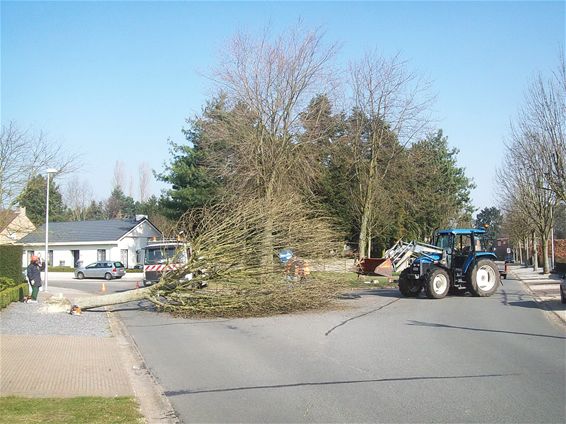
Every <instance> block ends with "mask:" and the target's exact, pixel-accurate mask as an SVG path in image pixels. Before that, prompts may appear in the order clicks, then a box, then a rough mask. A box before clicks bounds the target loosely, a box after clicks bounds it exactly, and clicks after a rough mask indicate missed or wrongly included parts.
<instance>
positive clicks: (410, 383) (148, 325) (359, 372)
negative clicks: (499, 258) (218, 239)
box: [120, 280, 566, 423]
mask: <svg viewBox="0 0 566 424" xmlns="http://www.w3.org/2000/svg"><path fill="white" fill-rule="evenodd" d="M504 284H505V285H504V286H503V287H502V288H500V290H499V291H498V293H496V294H495V295H494V296H492V297H490V298H473V297H470V296H459V297H447V298H445V299H442V300H428V299H425V298H418V299H405V298H400V297H399V296H398V294H397V291H396V290H376V291H374V292H367V293H366V294H365V295H363V296H360V297H355V298H353V299H351V300H345V301H343V302H342V309H340V310H335V311H330V312H325V313H303V314H297V315H285V316H277V317H270V318H261V319H230V320H186V319H175V318H171V317H169V316H167V315H165V314H156V313H153V312H151V311H149V310H143V309H141V310H140V309H135V308H122V311H121V312H120V316H121V318H122V319H123V321H124V323H125V324H126V326H127V328H128V330H129V332H130V334H131V335H132V336H133V338H134V339H135V342H136V344H137V346H138V347H139V349H140V351H141V353H142V355H143V357H144V359H145V361H146V364H147V366H148V367H149V368H150V370H151V372H152V373H153V375H154V376H155V377H156V378H157V379H158V381H159V383H160V384H161V385H162V387H163V388H164V390H165V394H166V395H167V396H168V398H169V399H170V401H171V402H172V404H173V407H174V408H175V410H176V411H177V413H178V416H179V417H180V419H181V420H182V421H183V422H185V423H191V422H262V423H268V422H269V423H271V422H398V423H407V422H489V423H495V422H507V423H516V422H522V423H523V422H537V423H542V422H553V423H557V422H565V421H566V409H565V399H566V392H565V391H566V389H565V387H566V370H565V369H566V332H565V329H564V327H561V326H559V325H558V324H556V323H554V322H551V321H549V320H548V319H547V317H546V315H545V314H544V313H543V311H542V310H540V309H539V308H538V307H537V305H536V303H535V302H534V301H533V300H532V298H531V297H530V295H528V294H527V291H526V289H525V288H523V286H522V285H521V284H520V283H519V282H517V281H512V280H506V281H505V282H504Z"/></svg>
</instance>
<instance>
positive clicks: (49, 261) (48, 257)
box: [47, 250, 53, 266]
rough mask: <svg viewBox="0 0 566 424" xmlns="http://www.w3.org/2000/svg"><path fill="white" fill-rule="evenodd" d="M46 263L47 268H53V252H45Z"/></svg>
mask: <svg viewBox="0 0 566 424" xmlns="http://www.w3.org/2000/svg"><path fill="white" fill-rule="evenodd" d="M47 263H48V264H49V266H53V250H50V251H49V252H47Z"/></svg>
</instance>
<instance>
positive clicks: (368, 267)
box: [358, 258, 393, 277]
mask: <svg viewBox="0 0 566 424" xmlns="http://www.w3.org/2000/svg"><path fill="white" fill-rule="evenodd" d="M358 273H360V274H377V275H383V276H384V277H391V276H392V275H393V263H392V262H391V259H389V258H362V259H361V260H360V263H359V265H358Z"/></svg>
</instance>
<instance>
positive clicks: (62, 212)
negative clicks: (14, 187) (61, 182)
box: [18, 175, 67, 226]
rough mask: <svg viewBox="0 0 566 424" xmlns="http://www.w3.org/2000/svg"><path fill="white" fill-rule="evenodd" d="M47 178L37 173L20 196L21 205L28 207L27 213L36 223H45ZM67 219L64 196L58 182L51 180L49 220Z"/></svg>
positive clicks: (37, 224)
mask: <svg viewBox="0 0 566 424" xmlns="http://www.w3.org/2000/svg"><path fill="white" fill-rule="evenodd" d="M46 188H47V178H45V177H44V176H43V175H36V176H33V177H31V178H30V180H29V181H28V183H27V184H26V186H25V187H24V190H23V191H22V192H21V193H20V195H19V196H18V203H19V205H20V206H23V207H25V208H26V214H27V216H28V217H29V219H30V220H31V221H32V222H33V223H34V224H35V225H36V226H40V225H42V224H45V202H46V200H47V199H46V194H47V193H46ZM66 219H67V213H66V207H65V205H64V203H63V196H62V195H61V192H60V191H59V187H58V186H57V184H55V183H54V182H53V180H52V179H50V181H49V221H50V222H51V221H65V220H66Z"/></svg>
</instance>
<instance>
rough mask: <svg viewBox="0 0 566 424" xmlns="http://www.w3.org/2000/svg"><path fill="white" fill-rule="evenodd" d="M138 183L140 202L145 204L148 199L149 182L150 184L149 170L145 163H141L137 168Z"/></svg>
mask: <svg viewBox="0 0 566 424" xmlns="http://www.w3.org/2000/svg"><path fill="white" fill-rule="evenodd" d="M138 182H139V193H140V202H142V203H143V202H145V201H146V200H147V198H148V197H149V190H150V187H149V185H150V182H151V168H150V167H149V164H148V163H147V162H142V163H141V164H140V166H139V168H138Z"/></svg>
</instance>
